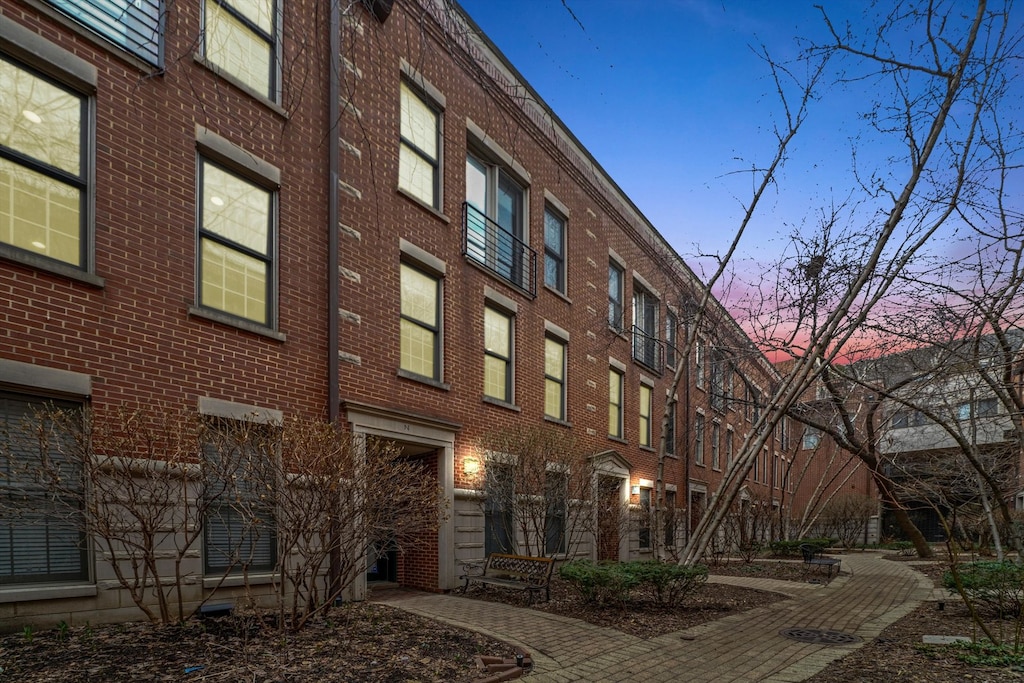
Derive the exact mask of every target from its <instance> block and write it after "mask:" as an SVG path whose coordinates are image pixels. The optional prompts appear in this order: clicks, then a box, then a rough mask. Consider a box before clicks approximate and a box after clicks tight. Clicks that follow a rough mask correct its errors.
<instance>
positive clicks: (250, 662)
mask: <svg viewBox="0 0 1024 683" xmlns="http://www.w3.org/2000/svg"><path fill="white" fill-rule="evenodd" d="M755 567H756V568H755ZM914 568H915V569H918V570H921V571H924V572H925V573H926V574H927V575H928V576H930V577H931V578H933V579H934V580H936V581H937V580H939V579H941V575H942V571H943V566H942V565H941V563H935V564H931V565H923V566H919V565H917V564H915V565H914ZM711 571H712V573H713V574H723V573H728V574H733V575H739V576H759V577H763V578H772V579H784V580H796V581H805V580H807V578H808V577H807V575H806V574H805V572H804V568H803V567H802V566H801V565H800V563H799V562H797V563H792V562H777V561H761V562H757V563H754V564H752V565H746V564H744V563H730V564H729V565H727V566H719V567H712V568H711ZM469 595H470V597H477V598H479V599H485V600H501V601H507V602H517V601H518V602H519V603H523V604H524V606H525V598H524V597H523V596H521V595H520V594H519V592H513V591H500V590H493V589H492V590H488V591H483V590H480V589H471V590H470V593H469ZM783 599H785V598H784V597H783V596H781V595H779V594H776V593H767V592H762V591H755V590H750V589H746V588H740V587H736V586H729V585H725V584H716V583H708V584H706V585H705V586H703V587H702V588H701V589H700V590H699V591H698V592H697V593H695V594H694V595H691V596H688V597H687V598H686V599H685V600H684V604H683V605H682V606H681V607H679V608H675V609H671V608H667V607H662V606H659V605H657V604H656V603H655V602H654V601H653V598H652V596H647V595H643V594H642V593H637V594H635V595H634V600H632V601H630V602H629V603H627V604H625V605H607V606H602V607H599V606H592V605H591V606H588V605H584V604H583V603H582V601H581V600H580V599H579V598H578V596H577V595H576V594H575V593H574V592H573V591H572V589H571V588H570V587H569V586H568V585H567V584H565V583H564V582H562V581H561V580H560V579H557V578H556V579H555V580H554V582H553V584H552V590H551V601H550V602H547V603H540V604H537V605H534V606H533V609H540V610H544V611H548V612H552V613H557V614H562V615H564V616H569V617H574V618H577V619H582V620H585V621H588V622H590V623H593V624H597V625H600V626H607V627H610V628H617V629H619V630H621V631H624V632H626V633H630V634H632V635H635V636H637V637H640V638H651V637H655V636H657V635H660V634H664V633H669V632H673V631H678V630H683V629H686V628H690V627H692V626H695V625H698V624H701V623H704V622H706V621H709V620H713V619H718V618H721V617H724V616H727V615H729V614H735V613H737V612H742V611H746V610H749V609H754V608H757V607H763V606H766V605H770V604H772V603H774V602H777V601H779V600H783ZM991 623H993V624H998V625H999V626H1002V628H1003V632H1004V633H1012V627H1013V625H1014V624H1013V622H1009V621H1007V622H998V621H996V620H992V621H991ZM975 633H976V630H975V628H974V627H973V624H972V623H971V620H970V617H969V616H968V614H967V610H966V608H965V607H964V606H963V605H961V604H959V603H958V601H948V602H946V603H945V609H944V610H942V611H939V610H938V609H937V608H936V605H935V604H925V605H923V606H921V607H920V608H918V609H917V610H915V611H914V612H912V613H911V614H909V615H908V616H906V617H904V618H903V619H901V620H899V621H898V622H896V623H895V624H892V625H891V626H889V627H888V628H886V629H885V630H884V631H883V632H882V633H881V634H880V635H879V636H878V637H877V638H875V639H874V640H872V641H871V642H869V643H867V644H865V645H864V646H863V647H861V648H860V649H858V650H856V651H854V652H852V653H851V654H849V655H847V656H845V657H844V658H843V659H841V660H838V661H836V662H833V663H832V664H831V665H829V666H828V668H826V669H825V670H824V671H822V672H821V673H819V674H816V675H815V676H814V678H813V680H814V681H816V682H818V683H854V682H856V683H861V682H876V681H877V682H879V683H881V682H886V683H887V682H889V681H905V682H908V683H960V682H961V681H975V682H978V683H980V682H984V681H991V682H993V683H995V682H996V681H1024V672H1022V671H1017V670H1013V669H1009V668H992V667H980V666H970V665H967V664H965V663H963V662H960V661H959V660H956V659H955V658H953V657H952V656H951V655H950V654H949V653H948V652H945V651H943V650H941V649H940V648H934V647H933V648H930V649H923V648H922V647H921V636H922V635H925V634H930V635H965V636H971V635H975ZM477 654H483V655H498V656H506V655H510V654H511V647H509V646H508V645H507V644H505V643H502V642H501V641H498V640H494V639H492V638H487V637H484V636H481V635H479V634H475V633H472V632H468V631H464V630H461V629H457V628H454V627H451V626H446V625H444V624H441V623H438V622H435V621H431V620H429V619H424V618H421V617H417V616H414V615H411V614H408V613H406V612H402V611H401V610H397V609H394V608H391V607H388V606H385V605H379V604H368V603H358V604H346V605H344V606H343V607H341V608H338V609H335V610H332V611H331V612H330V613H329V614H328V615H327V618H325V619H321V620H318V621H316V622H315V623H313V624H311V625H310V626H308V627H307V628H306V629H305V630H303V631H302V632H300V633H297V634H282V633H279V632H277V631H276V630H273V629H269V628H266V627H261V626H260V623H259V621H258V620H257V619H256V618H255V617H253V616H249V617H244V616H239V617H230V618H223V619H215V620H206V621H190V622H188V623H186V624H184V625H182V626H168V627H157V626H151V625H149V624H140V623H134V624H120V625H114V626H102V627H100V626H97V627H93V628H75V629H68V630H67V631H65V632H61V631H60V630H57V629H55V630H51V631H45V632H36V633H32V634H31V637H29V636H28V635H26V634H22V633H16V634H10V635H7V636H3V637H0V682H3V683H6V682H7V681H19V682H22V681H24V682H27V683H34V682H42V681H54V680H60V681H68V682H70V683H79V682H83V683H84V682H85V681H112V682H115V683H120V682H124V683H127V682H128V681H132V682H134V681H185V682H188V681H205V682H212V681H218V682H220V681H232V682H234V681H253V682H254V683H276V682H279V681H280V682H283V681H297V680H319V681H360V682H366V683H398V682H422V683H440V682H441V681H445V682H450V681H471V680H472V679H473V678H474V677H476V674H477V672H476V669H475V667H474V662H473V657H474V656H475V655H477Z"/></svg>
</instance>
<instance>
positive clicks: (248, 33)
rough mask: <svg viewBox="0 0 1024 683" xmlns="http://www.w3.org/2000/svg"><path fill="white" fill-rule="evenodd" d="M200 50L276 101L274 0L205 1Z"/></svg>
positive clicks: (243, 81)
mask: <svg viewBox="0 0 1024 683" xmlns="http://www.w3.org/2000/svg"><path fill="white" fill-rule="evenodd" d="M205 6H206V14H205V17H204V25H203V28H204V31H203V53H204V54H205V56H206V59H207V61H208V62H210V64H212V65H213V66H215V67H217V68H218V69H220V70H222V71H223V72H224V73H226V74H229V75H231V76H233V77H234V78H236V79H238V81H239V82H241V84H242V85H244V86H245V87H247V88H249V89H250V90H252V91H253V92H255V93H257V94H259V95H262V96H263V97H266V98H267V99H270V100H274V101H276V100H277V39H276V36H277V30H278V29H277V3H276V2H275V0H206V2H205Z"/></svg>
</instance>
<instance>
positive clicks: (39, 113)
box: [0, 54, 93, 270]
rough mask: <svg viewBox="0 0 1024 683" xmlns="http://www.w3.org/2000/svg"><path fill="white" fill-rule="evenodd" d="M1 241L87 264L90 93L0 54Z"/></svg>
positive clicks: (66, 261) (64, 261) (80, 266)
mask: <svg viewBox="0 0 1024 683" xmlns="http://www.w3.org/2000/svg"><path fill="white" fill-rule="evenodd" d="M0 93H2V96H0V130H2V131H3V132H2V133H0V243H4V244H7V245H10V246H12V247H15V248H16V249H17V250H20V251H22V252H25V253H26V255H28V254H31V255H33V256H41V257H44V259H50V260H52V261H54V262H57V263H60V264H67V265H70V266H72V267H74V268H76V269H80V270H89V269H90V266H91V264H90V263H89V250H88V245H89V236H88V235H87V230H88V226H89V225H90V221H89V216H88V207H89V201H88V194H89V182H90V177H91V176H92V169H91V168H90V158H91V155H90V154H89V140H90V138H91V131H92V126H93V123H92V121H91V119H90V114H89V113H90V109H91V108H90V106H89V97H87V96H86V95H84V94H82V93H79V92H76V91H74V90H72V89H70V88H68V87H65V85H64V84H62V83H58V82H57V81H54V80H52V79H50V78H49V77H47V76H44V75H43V74H41V73H38V72H36V71H34V70H33V69H31V68H29V67H28V66H25V65H23V64H21V63H19V62H17V61H15V60H13V59H11V58H8V57H6V56H4V55H2V54H0Z"/></svg>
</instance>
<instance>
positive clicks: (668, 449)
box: [665, 401, 676, 455]
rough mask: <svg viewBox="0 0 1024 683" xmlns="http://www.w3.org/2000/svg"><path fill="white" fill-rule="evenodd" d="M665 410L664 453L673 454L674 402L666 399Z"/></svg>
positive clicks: (674, 443)
mask: <svg viewBox="0 0 1024 683" xmlns="http://www.w3.org/2000/svg"><path fill="white" fill-rule="evenodd" d="M665 411H666V412H667V413H668V415H667V418H668V419H666V420H665V453H666V454H667V455H675V453H676V402H675V401H667V402H666V405H665Z"/></svg>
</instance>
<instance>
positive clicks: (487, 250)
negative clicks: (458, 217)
mask: <svg viewBox="0 0 1024 683" xmlns="http://www.w3.org/2000/svg"><path fill="white" fill-rule="evenodd" d="M462 253H463V254H464V255H465V256H466V258H467V259H469V260H470V261H473V262H474V263H476V264H478V265H479V266H480V267H482V268H484V269H485V270H488V271H490V272H491V273H493V274H495V275H497V276H498V277H500V278H501V279H502V280H505V281H506V282H508V283H509V284H511V285H512V286H514V287H516V288H518V289H520V290H522V291H523V292H524V293H525V294H527V295H529V297H530V298H531V299H532V298H534V297H535V296H537V253H536V252H535V251H534V250H533V249H531V248H530V247H529V245H527V244H526V243H525V242H523V241H522V240H521V239H519V238H518V237H516V236H515V235H513V234H512V233H510V232H509V231H508V230H506V229H505V228H503V227H502V226H500V225H498V224H497V223H496V222H494V221H492V220H491V219H490V218H488V217H487V216H486V215H485V214H484V213H483V212H482V211H480V210H479V209H477V208H476V207H475V206H471V205H470V204H465V203H464V204H463V205H462Z"/></svg>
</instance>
